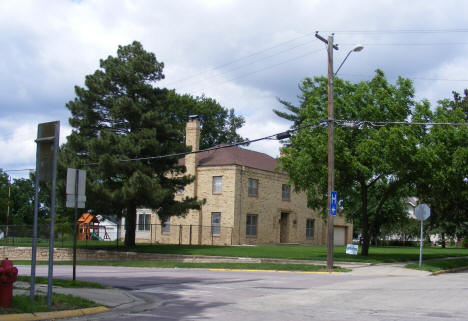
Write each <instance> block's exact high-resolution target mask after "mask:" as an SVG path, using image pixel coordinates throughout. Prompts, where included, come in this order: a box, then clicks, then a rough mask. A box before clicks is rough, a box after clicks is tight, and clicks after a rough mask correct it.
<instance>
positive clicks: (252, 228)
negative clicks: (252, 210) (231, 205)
mask: <svg viewBox="0 0 468 321" xmlns="http://www.w3.org/2000/svg"><path fill="white" fill-rule="evenodd" d="M257 218H258V215H257V214H247V221H246V224H245V235H246V236H257Z"/></svg>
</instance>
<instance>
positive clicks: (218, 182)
mask: <svg viewBox="0 0 468 321" xmlns="http://www.w3.org/2000/svg"><path fill="white" fill-rule="evenodd" d="M222 187H223V177H222V176H213V194H221V192H222Z"/></svg>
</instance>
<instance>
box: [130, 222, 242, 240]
mask: <svg viewBox="0 0 468 321" xmlns="http://www.w3.org/2000/svg"><path fill="white" fill-rule="evenodd" d="M124 234H125V230H122V237H123V236H124ZM233 237H234V235H233V228H232V227H225V226H219V225H213V226H202V225H182V224H137V226H136V232H135V240H136V242H137V243H151V244H154V243H161V244H179V245H232V244H233Z"/></svg>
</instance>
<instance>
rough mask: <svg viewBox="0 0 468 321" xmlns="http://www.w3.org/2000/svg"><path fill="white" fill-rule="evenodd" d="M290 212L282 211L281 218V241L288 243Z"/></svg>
mask: <svg viewBox="0 0 468 321" xmlns="http://www.w3.org/2000/svg"><path fill="white" fill-rule="evenodd" d="M288 218H289V213H284V212H281V218H280V243H288V240H289V219H288Z"/></svg>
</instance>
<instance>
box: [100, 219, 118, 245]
mask: <svg viewBox="0 0 468 321" xmlns="http://www.w3.org/2000/svg"><path fill="white" fill-rule="evenodd" d="M96 218H97V219H98V220H99V225H100V226H105V227H106V229H105V231H106V233H107V235H108V236H109V238H107V237H104V231H103V229H102V230H101V231H100V232H101V233H102V239H103V240H104V241H115V240H117V235H118V224H117V221H116V220H115V221H114V219H113V218H111V217H105V216H102V215H96Z"/></svg>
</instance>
